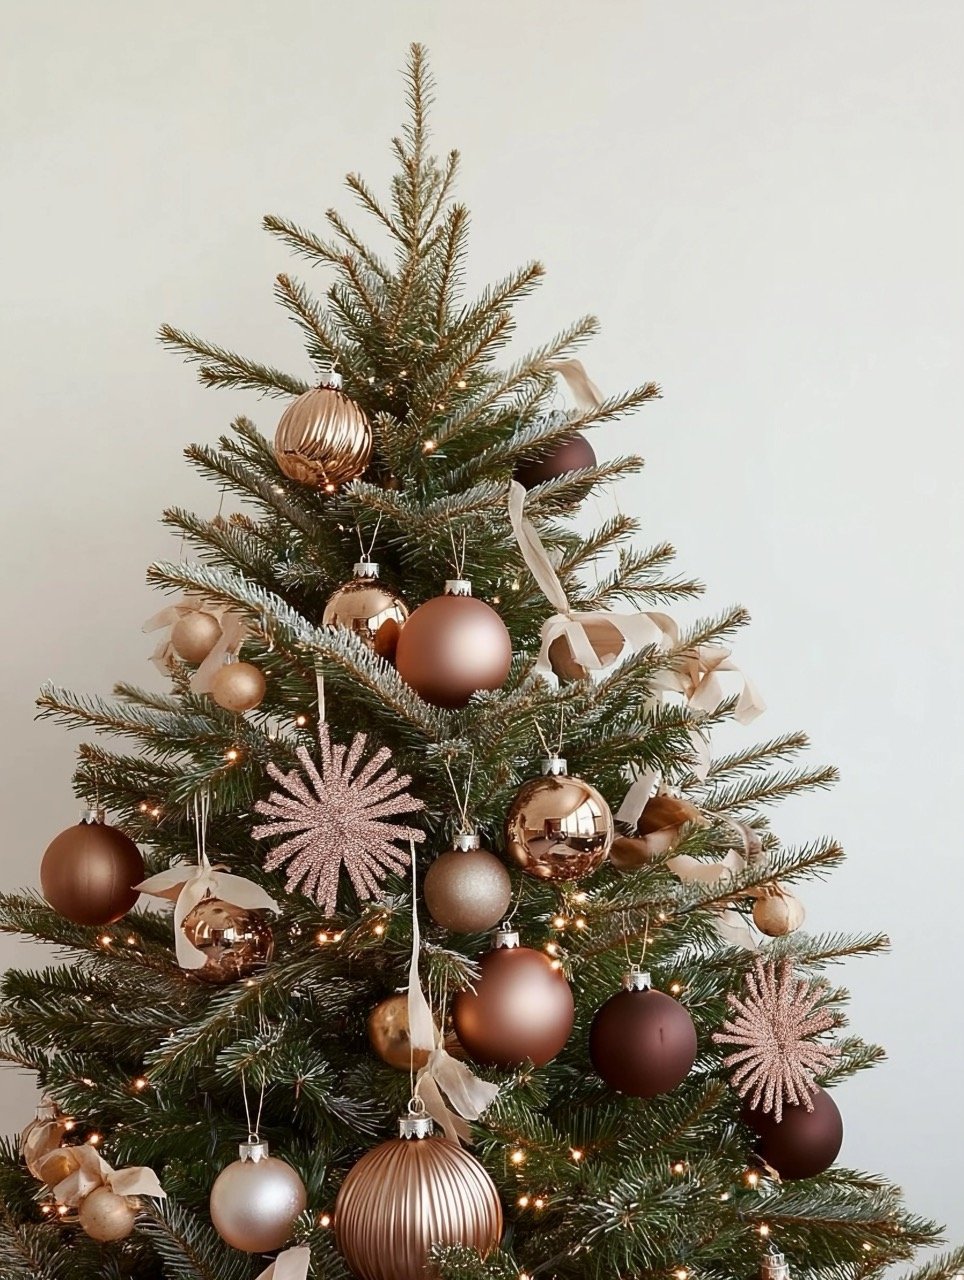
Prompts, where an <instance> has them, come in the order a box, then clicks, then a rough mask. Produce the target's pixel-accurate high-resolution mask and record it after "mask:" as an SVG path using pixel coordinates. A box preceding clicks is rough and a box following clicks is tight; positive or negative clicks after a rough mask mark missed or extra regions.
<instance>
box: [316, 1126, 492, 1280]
mask: <svg viewBox="0 0 964 1280" xmlns="http://www.w3.org/2000/svg"><path fill="white" fill-rule="evenodd" d="M400 1132H401V1134H402V1135H403V1136H401V1137H398V1138H392V1139H390V1140H389V1141H388V1142H383V1143H381V1144H380V1145H379V1146H377V1147H374V1148H373V1149H372V1150H371V1151H369V1152H367V1153H366V1154H365V1155H363V1156H362V1158H361V1159H360V1160H359V1161H358V1163H357V1164H356V1165H354V1167H353V1168H352V1169H351V1170H349V1172H348V1175H347V1177H346V1178H345V1180H344V1182H343V1183H342V1184H341V1187H340V1189H339V1191H338V1196H337V1198H336V1200H335V1214H334V1219H335V1243H336V1244H337V1246H338V1248H339V1250H340V1251H341V1254H342V1256H343V1257H344V1259H345V1261H346V1262H347V1263H348V1266H349V1267H350V1269H351V1271H352V1273H353V1274H354V1275H355V1276H357V1277H359V1280H426V1277H428V1276H431V1275H432V1274H433V1273H432V1270H431V1269H430V1268H429V1267H428V1265H427V1264H428V1258H429V1253H430V1251H431V1249H432V1247H433V1245H457V1244H458V1245H464V1246H466V1248H469V1249H474V1250H476V1251H477V1252H478V1253H480V1254H481V1255H482V1256H483V1257H485V1256H486V1255H487V1254H489V1253H491V1251H492V1250H493V1249H494V1248H495V1247H496V1246H497V1245H498V1243H499V1240H500V1239H501V1236H502V1206H501V1204H500V1203H499V1194H498V1192H497V1191H496V1189H495V1185H494V1183H493V1182H492V1179H491V1178H490V1177H489V1175H488V1173H486V1171H485V1169H484V1168H483V1167H482V1165H481V1164H479V1162H478V1160H476V1158H475V1156H473V1155H471V1154H470V1153H469V1152H468V1151H465V1150H463V1148H462V1147H460V1146H459V1145H458V1143H456V1142H450V1141H449V1140H448V1139H447V1138H437V1137H433V1136H431V1121H430V1120H428V1119H426V1118H424V1117H414V1118H407V1119H404V1120H402V1122H401V1125H400Z"/></svg>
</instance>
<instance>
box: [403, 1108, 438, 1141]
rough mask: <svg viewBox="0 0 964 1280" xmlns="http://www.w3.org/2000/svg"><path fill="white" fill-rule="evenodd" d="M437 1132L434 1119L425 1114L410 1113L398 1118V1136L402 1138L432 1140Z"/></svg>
mask: <svg viewBox="0 0 964 1280" xmlns="http://www.w3.org/2000/svg"><path fill="white" fill-rule="evenodd" d="M434 1132H435V1125H434V1123H433V1121H432V1117H431V1116H428V1115H425V1114H424V1112H409V1113H408V1115H405V1116H399V1117H398V1136H399V1137H400V1138H430V1137H431V1136H432V1134H433V1133H434Z"/></svg>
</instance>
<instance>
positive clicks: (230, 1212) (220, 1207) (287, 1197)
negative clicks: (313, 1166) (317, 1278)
mask: <svg viewBox="0 0 964 1280" xmlns="http://www.w3.org/2000/svg"><path fill="white" fill-rule="evenodd" d="M307 1204H308V1194H307V1192H306V1191H305V1184H304V1183H303V1182H302V1180H301V1175H300V1174H299V1173H298V1171H297V1169H293V1168H292V1167H291V1165H290V1164H288V1162H287V1161H286V1160H279V1159H278V1158H277V1156H273V1155H271V1153H270V1152H269V1150H268V1144H267V1143H266V1142H255V1141H252V1142H242V1143H241V1146H240V1149H239V1158H238V1159H237V1160H235V1161H234V1163H233V1164H229V1165H228V1166H227V1167H226V1168H224V1169H222V1170H221V1172H220V1173H219V1174H218V1176H217V1178H216V1179H215V1180H214V1186H213V1187H212V1188H211V1199H210V1204H209V1209H210V1212H211V1222H212V1223H213V1224H214V1229H215V1231H216V1232H217V1233H218V1235H219V1236H220V1237H221V1239H222V1240H225V1241H226V1242H227V1243H228V1244H229V1245H231V1247H232V1248H233V1249H240V1250H241V1251H242V1252H243V1253H268V1252H269V1251H270V1250H271V1249H280V1248H281V1247H282V1245H285V1244H287V1243H288V1241H289V1240H290V1239H291V1232H292V1229H293V1227H294V1225H295V1219H296V1218H297V1217H298V1216H299V1215H300V1214H301V1213H303V1212H304V1210H305V1208H306V1207H307Z"/></svg>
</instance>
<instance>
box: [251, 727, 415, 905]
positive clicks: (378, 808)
mask: <svg viewBox="0 0 964 1280" xmlns="http://www.w3.org/2000/svg"><path fill="white" fill-rule="evenodd" d="M318 741H319V745H320V747H321V753H320V765H321V767H320V769H318V768H316V767H315V765H314V762H313V761H312V759H311V756H310V755H309V754H308V752H307V751H306V750H305V748H304V747H299V748H298V751H297V756H298V759H299V760H300V761H301V767H302V770H303V771H304V773H303V775H302V774H301V773H299V771H298V770H297V769H293V770H292V771H291V772H290V773H283V772H282V771H281V770H280V769H279V768H278V767H277V766H276V765H273V764H271V765H268V774H269V776H270V777H271V778H273V779H274V781H275V782H276V783H277V784H278V786H279V787H280V790H279V791H272V793H271V795H270V796H269V797H268V799H267V800H259V801H258V804H257V805H256V806H255V807H256V809H257V812H258V813H261V814H263V815H264V816H265V817H266V818H269V819H270V821H269V822H266V823H264V824H263V825H262V826H259V827H255V828H254V830H253V831H252V833H251V834H252V835H253V836H255V837H256V838H257V839H258V840H263V839H271V838H276V837H278V836H285V837H287V838H286V839H285V840H283V841H282V842H281V844H279V845H277V846H276V847H275V848H274V849H273V850H272V852H271V853H269V855H268V857H267V858H266V859H265V864H264V865H265V870H266V871H274V870H276V869H277V868H278V867H280V866H282V865H283V864H284V863H286V862H287V863H288V884H287V888H288V892H289V893H293V892H294V891H295V890H300V891H301V892H302V893H304V894H306V895H307V896H308V897H309V898H313V899H314V900H315V902H317V903H318V905H319V906H320V907H321V908H322V910H323V911H325V912H326V913H327V914H328V915H331V914H332V913H333V912H334V910H335V903H336V900H337V897H338V881H339V878H340V875H341V869H342V867H343V866H344V868H345V870H346V871H347V872H348V875H349V876H350V878H351V882H352V884H353V885H354V886H355V891H356V892H357V894H358V896H359V898H372V897H375V896H376V895H377V893H378V890H379V888H380V885H381V882H382V880H383V879H384V877H385V875H386V874H387V873H388V872H389V871H404V869H405V868H406V867H407V866H408V864H409V860H410V859H409V855H408V853H407V852H406V851H403V850H402V849H399V848H397V847H396V844H395V841H399V840H401V841H409V840H414V841H415V842H416V843H417V842H419V841H421V840H423V839H424V838H425V835H424V832H422V831H419V830H418V828H417V827H407V826H403V825H400V824H399V823H397V822H393V821H386V819H392V818H394V817H395V816H396V815H397V814H401V813H415V812H417V811H418V810H419V809H423V808H424V807H425V806H424V805H423V804H422V801H421V800H416V799H415V798H414V796H412V795H410V794H409V792H408V790H407V788H408V784H409V783H410V782H411V778H410V777H409V776H408V775H407V774H402V775H399V774H398V772H397V771H396V770H395V769H394V768H392V767H391V766H389V765H388V761H389V760H390V759H391V752H390V751H389V750H388V748H387V747H381V748H380V749H379V750H378V751H376V752H375V754H374V755H373V756H372V758H371V759H370V760H369V761H368V762H367V764H365V765H364V766H363V767H362V768H361V769H358V765H359V762H360V761H361V758H362V752H363V751H364V749H365V742H366V735H365V734H363V733H357V734H356V735H355V737H354V738H353V739H352V744H351V746H350V747H345V746H341V745H339V744H337V743H336V744H334V745H332V742H331V737H330V735H329V732H328V726H327V724H322V725H320V726H319V728H318ZM356 769H358V772H357V773H356V772H355V771H356Z"/></svg>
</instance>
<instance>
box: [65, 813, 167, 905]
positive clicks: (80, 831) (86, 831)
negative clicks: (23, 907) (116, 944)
mask: <svg viewBox="0 0 964 1280" xmlns="http://www.w3.org/2000/svg"><path fill="white" fill-rule="evenodd" d="M143 879H144V860H143V859H142V858H141V855H140V852H139V851H138V848H137V845H136V844H135V843H134V841H133V840H131V839H130V837H129V836H125V835H124V833H123V831H120V830H118V828H117V827H111V826H108V825H107V823H106V822H105V821H104V811H103V810H102V809H96V810H95V809H91V810H88V812H87V814H86V815H85V817H84V819H83V821H82V822H79V823H78V824H77V826H76V827H68V828H67V830H66V831H61V833H60V835H59V836H57V837H56V838H55V839H54V840H52V841H51V842H50V844H49V845H48V846H47V852H46V853H45V854H44V857H43V862H42V863H41V864H40V886H41V889H42V890H43V895H44V897H45V898H46V899H47V901H48V902H49V903H50V905H51V906H52V907H53V909H54V910H55V911H58V912H59V913H60V914H61V915H62V916H63V917H64V919H65V920H70V921H71V922H72V923H73V924H113V922H114V921H115V920H119V919H120V918H121V916H122V915H125V914H126V913H127V912H128V911H130V909H131V907H132V906H133V905H134V903H135V902H136V901H137V898H138V893H137V890H136V889H135V888H133V886H134V885H136V884H140V882H141V881H142V880H143Z"/></svg>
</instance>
